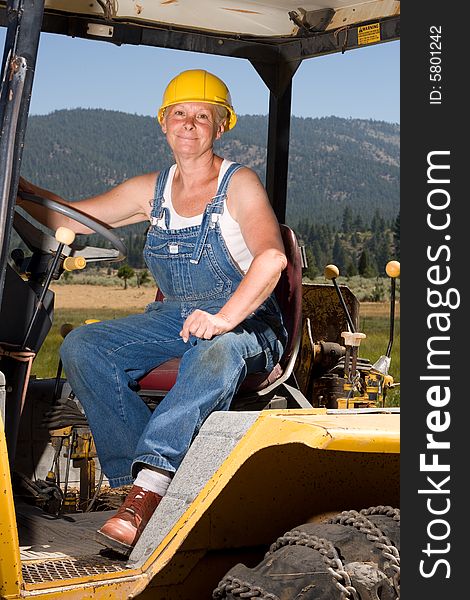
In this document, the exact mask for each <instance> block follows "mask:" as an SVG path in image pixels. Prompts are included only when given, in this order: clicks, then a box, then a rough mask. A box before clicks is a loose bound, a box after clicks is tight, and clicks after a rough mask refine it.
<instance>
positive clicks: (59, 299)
mask: <svg viewBox="0 0 470 600" xmlns="http://www.w3.org/2000/svg"><path fill="white" fill-rule="evenodd" d="M51 290H52V291H53V292H54V293H55V303H54V305H55V308H56V309H57V308H59V309H60V308H114V307H119V308H122V309H125V310H129V311H132V310H139V309H144V308H145V306H146V305H147V304H148V303H149V302H152V301H153V300H155V288H150V287H148V288H147V287H145V288H144V287H141V288H137V287H135V288H134V287H133V288H127V290H125V289H124V287H122V286H121V287H120V286H115V287H114V286H113V287H111V286H100V285H86V284H83V285H80V284H77V285H55V286H54V285H51Z"/></svg>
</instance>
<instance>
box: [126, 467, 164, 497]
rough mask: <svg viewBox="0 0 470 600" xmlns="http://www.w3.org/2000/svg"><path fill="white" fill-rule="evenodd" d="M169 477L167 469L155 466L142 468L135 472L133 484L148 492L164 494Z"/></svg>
mask: <svg viewBox="0 0 470 600" xmlns="http://www.w3.org/2000/svg"><path fill="white" fill-rule="evenodd" d="M170 482H171V477H170V474H169V472H168V471H164V470H163V469H157V468H143V469H141V470H140V471H139V472H138V473H137V477H136V478H135V481H134V485H138V486H139V487H142V488H144V489H146V490H148V491H149V492H155V493H156V494H158V495H159V496H164V495H165V494H166V491H167V489H168V486H169V485H170Z"/></svg>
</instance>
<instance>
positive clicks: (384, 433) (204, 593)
mask: <svg viewBox="0 0 470 600" xmlns="http://www.w3.org/2000/svg"><path fill="white" fill-rule="evenodd" d="M198 4H199V3H198ZM200 4H201V5H202V4H203V5H204V8H205V10H201V11H194V6H193V7H191V3H184V2H173V3H172V2H153V1H150V0H141V1H140V2H134V1H131V0H129V1H122V0H120V1H119V2H116V1H101V0H97V1H89V0H86V1H85V0H73V1H71V0H9V1H7V2H5V1H0V24H1V25H3V26H5V27H6V30H7V33H6V41H5V52H4V60H3V73H2V87H1V96H0V117H1V119H2V123H1V134H2V135H1V141H0V181H1V186H0V187H1V190H2V191H1V194H2V197H1V201H0V242H1V245H0V253H1V254H0V266H1V268H0V494H1V495H0V515H1V516H0V598H1V599H5V600H7V599H9V600H14V599H20V598H39V599H42V598H44V599H53V598H54V599H55V598H59V597H60V598H61V599H62V598H63V599H65V600H67V599H72V598H74V599H80V600H81V599H86V598H102V599H105V598H113V599H121V598H122V599H124V598H135V597H139V598H142V599H144V598H149V599H150V598H152V599H158V600H190V599H191V600H199V599H201V600H203V599H205V598H215V599H225V598H226V599H234V598H237V599H239V598H259V599H266V600H267V599H270V600H276V599H279V600H294V599H296V598H302V599H304V600H306V599H311V600H322V599H326V598H328V599H331V600H334V599H336V598H338V599H346V598H350V599H354V600H366V599H369V598H370V599H374V598H381V599H382V600H389V599H390V600H391V599H396V598H399V596H400V545H399V523H400V511H399V502H400V482H399V470H400V467H399V464H400V460H399V459H400V434H399V419H400V415H399V408H391V407H388V406H386V403H385V398H386V394H387V391H388V390H390V388H391V387H393V386H396V385H398V384H397V383H396V382H394V380H393V378H392V377H391V375H390V373H389V367H390V357H391V349H392V343H393V332H394V314H395V312H394V311H395V281H396V279H397V277H399V264H398V263H397V262H396V261H391V262H390V263H388V265H387V274H388V275H389V277H390V290H391V291H390V338H389V344H388V347H387V349H386V351H385V354H384V355H383V356H381V357H380V358H379V360H377V361H376V362H375V363H374V364H372V363H371V362H370V361H368V360H366V359H364V358H362V357H361V356H360V353H359V349H360V343H361V340H362V339H363V337H364V333H363V332H361V331H359V302H358V301H357V299H356V297H355V296H354V294H352V292H351V291H350V290H349V289H348V288H347V287H345V286H340V285H338V283H337V277H338V275H339V271H338V269H337V268H336V267H335V265H328V266H327V267H326V268H325V276H326V278H327V279H329V280H330V283H325V284H321V285H320V284H306V283H302V267H303V264H304V263H303V260H302V251H301V248H300V247H299V245H298V240H297V237H296V235H295V232H293V231H292V230H291V229H290V228H289V227H287V226H285V225H284V222H285V211H286V189H287V158H288V144H289V123H290V100H291V87H292V85H291V84H292V77H293V75H294V73H295V72H296V70H297V68H298V66H299V65H300V64H301V62H302V60H304V59H308V60H310V59H312V58H314V57H315V56H319V55H322V54H327V53H333V52H344V51H346V50H350V49H353V48H357V47H359V46H367V45H368V44H375V43H382V42H387V41H391V40H396V39H398V37H399V18H400V2H397V1H390V2H389V1H383V0H382V1H378V0H377V1H372V2H370V1H369V2H362V1H359V2H354V1H353V2H351V3H349V4H348V6H346V7H344V6H343V3H340V2H326V3H322V8H318V5H317V4H314V3H311V2H307V3H306V4H304V5H303V8H302V9H300V8H297V4H296V2H291V1H283V2H277V1H276V2H257V1H251V2H245V1H243V2H233V0H227V1H226V2H225V4H224V7H225V8H226V10H223V11H221V10H218V5H216V3H214V2H212V1H211V0H207V1H205V2H204V3H200ZM267 31H268V32H269V33H268V34H267V33H266V32H267ZM42 32H47V33H51V34H55V35H67V36H71V37H76V38H83V39H90V40H94V41H97V40H99V41H102V42H103V43H106V42H111V43H114V44H118V45H121V44H135V45H149V46H155V47H166V48H172V49H175V51H177V50H192V51H194V50H196V51H199V52H203V53H208V54H219V55H225V56H237V57H240V58H244V59H246V60H249V61H250V62H251V63H252V64H253V66H254V67H255V68H256V70H257V71H258V73H259V74H260V76H261V77H262V79H263V81H264V82H265V83H266V85H267V86H268V88H269V91H270V114H269V119H268V123H269V131H268V152H267V170H266V173H267V179H266V188H267V191H268V195H269V198H270V200H271V202H272V205H273V207H274V210H275V212H276V215H277V217H278V220H279V222H280V223H281V229H282V234H283V239H284V244H285V247H286V251H287V254H288V262H289V266H288V268H287V269H286V270H285V272H284V274H283V277H282V279H281V281H280V283H279V284H278V287H277V288H276V295H277V297H278V299H279V302H280V304H281V308H282V311H283V314H284V317H285V319H286V323H287V324H288V329H289V333H290V338H289V339H290V344H289V347H288V349H287V350H286V352H285V354H284V356H283V357H282V359H281V361H280V364H279V365H278V366H277V369H278V370H277V371H276V373H275V374H274V377H273V378H272V379H270V380H269V381H263V382H260V381H246V382H245V384H244V385H243V386H242V389H241V390H240V393H239V394H237V396H236V398H235V399H234V402H233V405H232V410H230V411H228V412H214V413H213V414H212V415H211V416H210V417H209V418H208V419H207V420H206V422H205V423H204V425H203V427H202V428H201V430H200V432H199V434H198V435H197V436H196V438H195V440H194V442H193V444H192V445H191V448H190V450H189V452H188V454H187V455H186V457H185V459H184V461H183V463H182V465H181V467H180V469H179V470H178V472H177V474H176V475H175V477H174V479H173V480H172V483H171V485H170V488H169V491H168V494H167V495H166V496H165V497H164V499H163V500H162V502H161V504H160V505H159V507H158V508H157V510H156V512H155V514H154V516H153V517H152V519H151V521H150V523H149V524H148V526H147V527H146V528H145V530H144V532H143V534H142V536H141V538H140V539H139V541H138V543H137V545H136V547H135V548H134V550H133V551H132V553H131V555H130V556H129V557H128V558H127V559H124V558H123V557H120V556H118V555H113V554H112V553H110V552H107V551H105V550H103V549H102V547H101V546H99V545H98V544H97V543H96V542H95V541H94V539H93V532H94V531H95V530H96V529H98V528H99V527H100V526H101V525H102V524H103V523H104V522H105V520H106V519H107V518H108V517H109V514H110V511H112V510H114V509H115V508H116V507H117V506H118V505H119V504H120V502H121V500H122V497H123V496H122V495H120V492H119V490H118V491H115V492H112V491H111V490H107V488H106V478H105V477H104V475H103V474H102V473H101V470H100V466H99V461H98V459H97V456H96V451H95V448H94V443H93V437H92V435H91V433H90V430H89V427H88V423H87V420H86V418H85V415H84V413H83V411H82V409H81V405H80V402H79V400H78V399H77V398H76V397H75V396H74V394H73V390H71V389H70V386H69V385H68V383H67V381H66V380H64V379H63V378H62V372H61V365H60V362H58V371H57V377H56V378H53V379H47V380H41V379H31V380H30V377H29V375H30V369H31V364H32V361H33V360H34V357H35V355H36V354H37V352H38V351H39V349H40V348H41V346H42V344H43V342H44V340H45V338H46V336H47V333H48V331H49V329H50V327H51V323H52V320H53V317H54V294H53V292H52V291H51V289H49V285H50V282H51V280H52V278H53V277H54V278H57V277H60V276H61V275H62V274H63V273H64V271H66V270H73V269H80V268H83V267H84V266H85V264H86V262H88V261H91V260H95V259H96V258H97V257H99V260H109V261H113V262H116V261H119V260H122V259H123V258H124V256H125V254H126V248H125V246H124V245H123V243H122V241H121V240H120V238H119V237H118V236H116V235H115V234H114V233H113V232H111V231H109V230H108V229H106V228H104V227H102V226H101V224H100V223H97V222H95V221H93V220H91V219H89V218H88V217H85V216H84V215H83V214H82V213H80V212H79V211H76V210H74V209H72V208H65V207H64V206H63V205H61V204H58V203H55V202H53V201H52V200H46V199H44V198H41V197H39V196H34V195H30V196H29V199H30V200H32V201H34V202H38V203H42V204H46V205H47V206H48V208H50V209H52V210H57V211H59V212H63V211H65V212H66V214H67V216H70V217H72V218H73V219H76V220H78V221H80V222H81V223H83V224H85V225H86V226H87V227H90V228H91V229H93V230H94V231H95V232H96V233H98V234H100V235H101V236H103V237H105V238H106V239H107V241H108V242H109V243H110V244H111V245H112V246H113V249H101V248H100V249H97V248H85V250H84V251H83V250H80V251H79V250H78V249H77V248H76V246H74V243H73V234H71V232H70V231H68V230H63V228H61V230H60V231H57V232H55V237H53V236H51V235H48V234H46V233H44V232H43V231H41V232H40V230H39V229H37V228H36V227H35V226H34V225H31V223H29V222H25V219H24V218H22V217H21V214H18V213H17V212H16V213H15V210H14V208H15V200H16V196H17V190H18V182H19V177H20V165H21V155H22V149H23V145H24V134H25V129H26V124H27V118H28V110H29V99H30V96H31V90H32V85H33V77H34V72H35V68H36V58H37V51H38V43H39V38H40V35H41V33H42ZM12 228H15V229H16V231H17V232H18V233H19V234H20V237H22V239H23V240H24V241H25V242H26V244H27V245H28V247H29V248H30V250H31V253H32V256H33V259H32V260H30V261H29V262H28V268H27V269H24V270H23V272H21V273H19V272H18V270H15V269H14V268H12V266H11V264H10V261H9V258H10V255H9V243H10V238H11V231H12ZM68 331H69V329H68V328H67V326H64V328H63V329H62V335H63V336H64V337H65V335H67V333H68ZM365 334H367V332H365ZM176 368H177V365H175V364H170V365H168V364H167V365H166V366H165V369H160V368H158V369H156V370H155V371H154V372H152V373H150V374H148V375H147V376H146V377H145V378H144V379H143V380H141V381H140V382H139V384H140V389H139V393H140V395H141V396H142V400H143V401H144V402H146V403H147V404H148V405H149V406H150V407H151V406H152V405H155V403H157V402H159V400H160V399H161V397H162V396H163V395H164V394H165V391H166V389H168V387H169V386H171V383H172V377H174V373H175V369H176ZM163 371H164V372H163ZM124 495H125V494H124Z"/></svg>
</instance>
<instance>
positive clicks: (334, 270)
mask: <svg viewBox="0 0 470 600" xmlns="http://www.w3.org/2000/svg"><path fill="white" fill-rule="evenodd" d="M324 275H325V277H326V278H327V279H330V280H331V281H332V282H333V285H334V286H335V290H336V293H337V294H338V298H339V301H340V303H341V306H342V308H343V311H344V314H345V315H346V319H347V321H348V325H349V329H350V331H351V332H352V333H355V331H356V328H355V327H354V323H353V320H352V318H351V315H350V314H349V310H348V307H347V306H346V302H345V301H344V298H343V294H342V293H341V290H340V289H339V285H338V283H337V281H336V278H337V277H339V269H338V267H337V266H336V265H326V267H325V270H324Z"/></svg>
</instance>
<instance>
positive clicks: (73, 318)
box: [32, 285, 400, 406]
mask: <svg viewBox="0 0 470 600" xmlns="http://www.w3.org/2000/svg"><path fill="white" fill-rule="evenodd" d="M153 299H154V290H152V289H148V290H143V289H142V288H141V289H137V288H134V289H128V290H123V288H122V287H119V286H118V287H115V288H110V287H102V286H75V285H71V286H60V289H59V290H57V295H56V309H55V313H54V324H53V326H52V329H51V331H50V332H49V335H48V336H47V338H46V341H45V343H44V345H43V346H42V348H41V350H40V351H39V353H38V356H37V357H36V359H35V361H34V363H33V369H32V373H33V374H34V375H36V376H37V377H55V375H56V372H57V366H58V359H59V354H58V351H59V347H60V344H61V342H62V337H61V335H60V327H61V326H62V325H63V324H64V323H70V324H72V325H73V326H74V327H78V326H80V325H83V324H84V322H85V320H86V319H90V318H93V319H99V320H105V319H117V318H120V317H124V316H126V315H128V314H131V313H137V312H141V311H142V310H143V309H144V307H145V305H146V304H147V303H148V302H151V301H152V300H153ZM109 306H119V308H108V307H109ZM389 310H390V309H389V306H388V304H387V303H382V302H362V303H361V305H360V330H361V331H363V332H364V333H365V334H366V335H367V338H366V339H365V340H364V341H363V342H362V343H361V348H360V356H362V357H365V358H368V359H369V360H370V361H371V362H372V363H373V362H375V361H376V360H377V359H378V358H379V357H380V356H381V355H382V354H385V351H386V349H387V344H388V337H389V327H390V324H389ZM396 312H397V318H396V321H395V335H394V344H393V348H392V362H391V368H390V375H392V377H393V378H394V381H395V382H398V381H399V378H400V351H399V350H400V333H399V332H400V319H399V304H398V305H397V310H396ZM386 404H387V405H388V406H399V405H400V388H399V387H396V388H393V389H391V390H389V392H388V394H387V402H386Z"/></svg>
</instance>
